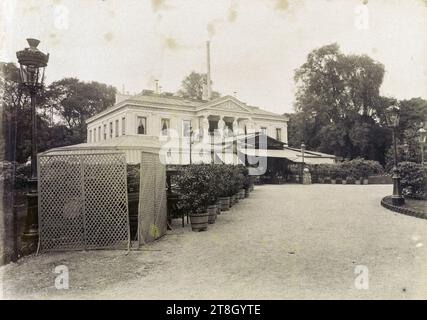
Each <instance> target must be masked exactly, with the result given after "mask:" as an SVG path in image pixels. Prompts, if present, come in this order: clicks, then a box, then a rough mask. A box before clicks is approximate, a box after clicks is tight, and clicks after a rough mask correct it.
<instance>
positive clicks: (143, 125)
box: [137, 117, 147, 134]
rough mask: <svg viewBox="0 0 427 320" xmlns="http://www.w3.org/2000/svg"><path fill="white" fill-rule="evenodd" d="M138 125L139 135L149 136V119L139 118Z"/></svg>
mask: <svg viewBox="0 0 427 320" xmlns="http://www.w3.org/2000/svg"><path fill="white" fill-rule="evenodd" d="M137 124H138V131H137V132H138V134H147V118H145V117H138V119H137Z"/></svg>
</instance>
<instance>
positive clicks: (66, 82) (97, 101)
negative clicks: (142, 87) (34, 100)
mask: <svg viewBox="0 0 427 320" xmlns="http://www.w3.org/2000/svg"><path fill="white" fill-rule="evenodd" d="M116 91H117V90H116V89H115V88H114V87H112V86H107V85H106V84H102V83H99V82H95V81H92V82H83V81H80V80H78V79H76V78H64V79H62V80H59V81H55V82H53V83H52V84H50V85H49V87H48V88H47V93H46V94H47V100H48V103H47V105H46V108H49V109H51V110H54V113H55V114H56V115H57V117H58V120H59V121H58V122H59V123H60V124H62V125H64V126H65V127H66V128H67V129H69V130H70V133H71V135H73V136H74V138H73V139H72V141H73V142H75V143H79V142H83V141H85V139H86V123H85V121H86V120H87V119H88V118H90V117H91V116H93V115H95V114H97V113H99V112H101V111H102V110H104V109H106V108H108V107H111V106H112V105H113V104H114V101H115V94H116Z"/></svg>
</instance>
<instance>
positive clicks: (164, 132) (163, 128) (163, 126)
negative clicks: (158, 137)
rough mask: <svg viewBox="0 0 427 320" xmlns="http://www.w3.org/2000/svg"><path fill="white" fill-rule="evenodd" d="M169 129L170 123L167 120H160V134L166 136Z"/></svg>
mask: <svg viewBox="0 0 427 320" xmlns="http://www.w3.org/2000/svg"><path fill="white" fill-rule="evenodd" d="M169 129H170V121H169V119H162V122H161V134H162V135H164V136H167V135H168V133H169Z"/></svg>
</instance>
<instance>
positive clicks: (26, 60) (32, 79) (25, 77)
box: [16, 38, 49, 89]
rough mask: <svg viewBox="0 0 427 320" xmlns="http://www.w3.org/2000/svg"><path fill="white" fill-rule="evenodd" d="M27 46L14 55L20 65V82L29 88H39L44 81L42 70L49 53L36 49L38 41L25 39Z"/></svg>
mask: <svg viewBox="0 0 427 320" xmlns="http://www.w3.org/2000/svg"><path fill="white" fill-rule="evenodd" d="M27 42H28V45H29V46H30V47H29V48H25V49H24V50H21V51H18V52H17V53H16V57H17V58H18V63H19V66H20V78H21V79H20V80H21V83H22V84H23V85H25V86H27V87H29V88H31V89H37V88H41V87H42V86H43V82H44V70H45V68H46V66H47V62H48V61H49V54H45V53H43V52H41V51H40V50H39V49H37V46H38V45H39V43H40V41H39V40H37V39H31V38H29V39H27Z"/></svg>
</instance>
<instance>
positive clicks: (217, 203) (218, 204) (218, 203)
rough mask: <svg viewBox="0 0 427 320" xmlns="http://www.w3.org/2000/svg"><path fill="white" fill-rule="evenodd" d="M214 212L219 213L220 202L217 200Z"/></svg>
mask: <svg viewBox="0 0 427 320" xmlns="http://www.w3.org/2000/svg"><path fill="white" fill-rule="evenodd" d="M215 204H216V214H217V215H218V214H221V202H220V201H219V200H218V201H217V202H216V203H215Z"/></svg>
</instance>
